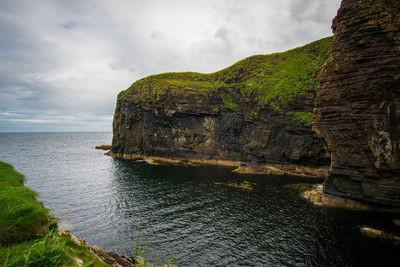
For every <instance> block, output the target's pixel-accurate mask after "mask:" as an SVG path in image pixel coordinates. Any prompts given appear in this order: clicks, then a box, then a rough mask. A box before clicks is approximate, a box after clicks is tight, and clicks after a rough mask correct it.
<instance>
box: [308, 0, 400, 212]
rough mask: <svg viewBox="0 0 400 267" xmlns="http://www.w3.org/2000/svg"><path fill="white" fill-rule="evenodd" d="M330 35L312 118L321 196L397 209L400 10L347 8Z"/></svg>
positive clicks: (364, 4) (363, 5) (347, 2)
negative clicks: (325, 165) (322, 164)
mask: <svg viewBox="0 0 400 267" xmlns="http://www.w3.org/2000/svg"><path fill="white" fill-rule="evenodd" d="M332 29H333V31H334V38H333V42H332V46H331V50H330V52H329V58H328V60H327V62H326V64H325V66H324V68H323V69H322V71H321V73H320V76H319V82H320V84H321V88H320V90H319V92H318V95H317V98H316V103H315V109H314V114H313V122H314V124H313V129H314V130H316V132H317V134H318V136H320V137H322V138H324V139H325V141H326V143H327V147H328V150H329V151H330V152H331V153H332V154H331V155H332V156H331V169H330V173H329V175H328V176H327V178H326V180H325V186H324V192H325V193H328V194H332V195H337V196H342V197H348V198H353V199H358V200H363V201H367V202H373V203H379V204H386V205H394V206H400V2H399V1H395V0H385V1H383V0H373V1H358V0H343V1H342V5H341V7H340V9H339V11H338V14H337V16H336V18H335V19H334V21H333V26H332Z"/></svg>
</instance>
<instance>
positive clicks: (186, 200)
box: [0, 133, 400, 266]
mask: <svg viewBox="0 0 400 267" xmlns="http://www.w3.org/2000/svg"><path fill="white" fill-rule="evenodd" d="M111 137H112V135H111V133H3V134H0V160H1V161H5V162H8V163H10V164H12V165H14V167H15V168H16V170H17V171H19V172H21V173H23V174H24V175H25V177H26V180H27V181H26V185H27V186H29V187H31V188H32V189H34V190H36V191H37V192H38V193H39V194H40V198H39V199H40V200H41V201H42V202H43V203H44V204H45V206H46V207H48V208H50V209H51V210H52V211H53V213H54V214H55V215H56V216H57V217H58V218H60V219H61V223H60V227H61V228H64V229H68V230H70V231H71V232H72V233H74V234H76V235H78V236H80V237H82V238H84V239H86V240H87V241H88V242H89V243H91V244H94V245H97V246H99V247H101V248H103V249H104V250H106V251H115V252H117V253H120V254H123V255H130V256H133V255H134V253H135V249H136V239H137V236H138V228H141V234H140V236H139V242H140V243H141V244H144V243H145V242H146V237H147V235H148V236H149V241H148V256H147V260H148V261H150V262H152V263H162V262H164V263H165V262H167V261H168V259H169V253H170V247H172V256H173V263H175V264H179V265H181V266H398V264H399V256H398V255H399V252H400V249H399V247H396V246H394V245H393V244H391V243H389V242H385V241H381V240H376V239H371V238H369V237H365V236H363V235H362V234H361V233H360V231H359V229H358V226H360V225H369V226H372V227H377V228H382V229H386V230H389V231H392V232H399V229H398V228H400V227H397V226H395V225H394V224H393V222H392V219H394V218H395V217H393V216H390V215H383V214H370V213H364V212H351V211H345V210H338V209H331V208H325V207H317V206H313V205H311V204H309V203H308V202H307V201H305V200H304V199H302V198H300V197H299V190H298V189H296V188H295V187H296V186H293V184H298V185H300V184H302V183H308V184H316V183H320V182H321V181H320V180H310V179H304V178H296V177H290V176H273V175H271V176H261V175H239V174H234V173H232V172H231V169H229V168H221V167H209V166H207V167H204V166H203V167H179V166H168V167H166V166H151V165H146V164H143V163H135V162H132V161H129V160H121V159H114V158H111V157H108V156H105V155H104V151H101V150H95V149H94V147H95V146H96V145H101V144H110V143H111ZM244 181H247V182H249V183H251V184H252V185H253V187H254V188H253V190H246V189H240V188H234V187H230V186H226V185H225V184H226V183H242V182H244ZM288 185H289V186H288Z"/></svg>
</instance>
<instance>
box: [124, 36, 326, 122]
mask: <svg viewBox="0 0 400 267" xmlns="http://www.w3.org/2000/svg"><path fill="white" fill-rule="evenodd" d="M331 41H332V37H327V38H323V39H321V40H318V41H315V42H312V43H310V44H307V45H305V46H303V47H299V48H295V49H292V50H289V51H286V52H282V53H275V54H270V55H256V56H251V57H248V58H245V59H243V60H241V61H239V62H237V63H235V64H233V65H232V66H230V67H228V68H225V69H223V70H221V71H218V72H215V73H210V74H202V73H195V72H181V73H162V74H158V75H152V76H149V77H146V78H143V79H140V80H138V81H136V82H135V83H133V84H132V85H131V86H130V87H129V88H128V89H127V90H125V91H122V92H121V93H120V94H119V96H118V99H119V101H121V100H123V101H135V102H137V103H141V104H154V103H155V102H157V98H158V97H159V96H160V95H165V94H166V93H167V92H174V93H175V94H184V95H185V94H197V95H200V96H204V95H212V94H215V93H216V92H217V91H218V90H219V89H221V88H233V89H234V90H235V92H238V93H239V96H240V99H234V98H233V96H232V95H229V94H226V93H220V97H221V99H222V101H223V107H222V110H232V111H239V110H241V108H240V102H241V101H245V102H246V101H249V100H250V99H254V100H255V101H256V103H257V104H259V105H269V106H270V107H273V108H274V109H275V110H277V111H283V109H282V106H285V105H286V104H287V103H289V102H291V101H292V100H293V99H294V97H296V96H299V95H305V94H307V93H308V92H313V93H314V92H315V91H317V90H318V88H319V84H318V82H317V81H316V78H317V75H318V73H319V72H320V70H321V68H322V66H323V65H324V63H325V61H326V59H327V54H328V50H329V48H330V44H331ZM215 110H219V108H218V107H217V108H215ZM294 118H299V119H300V120H302V121H303V119H304V118H305V117H303V116H300V117H299V116H297V115H294ZM305 121H306V122H307V123H308V122H309V119H308V118H307V119H306V120H305Z"/></svg>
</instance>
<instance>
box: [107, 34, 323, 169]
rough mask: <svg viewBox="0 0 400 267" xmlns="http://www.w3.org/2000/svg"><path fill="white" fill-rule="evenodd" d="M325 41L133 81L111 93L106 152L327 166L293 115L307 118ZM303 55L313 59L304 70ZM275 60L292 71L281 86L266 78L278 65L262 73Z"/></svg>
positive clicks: (318, 145)
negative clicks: (208, 69) (208, 70)
mask: <svg viewBox="0 0 400 267" xmlns="http://www.w3.org/2000/svg"><path fill="white" fill-rule="evenodd" d="M329 45H330V39H329V38H328V39H322V40H320V41H317V42H314V43H312V44H309V45H307V46H304V47H302V48H297V49H294V50H291V51H288V52H285V53H281V54H273V55H266V56H254V57H250V58H248V59H245V60H243V61H240V62H238V63H236V64H235V65H233V66H231V67H229V68H227V69H225V70H222V71H220V72H217V73H213V74H198V73H166V74H160V75H155V76H150V77H147V78H145V79H142V80H139V81H137V82H135V83H134V84H133V85H132V86H131V87H130V88H129V89H128V90H126V91H123V92H121V93H120V95H119V97H118V101H117V107H116V110H115V115H114V124H113V131H114V135H113V142H112V150H111V151H112V153H114V154H120V155H127V154H139V155H147V156H161V157H175V158H191V159H209V160H211V159H218V160H230V161H243V162H249V163H255V164H264V163H272V164H284V163H288V164H289V163H290V164H301V165H313V166H321V165H328V164H329V160H330V159H329V155H328V154H327V152H326V149H325V147H324V142H323V140H322V139H321V138H318V137H317V136H316V134H315V132H314V131H313V130H312V129H311V124H310V123H307V122H306V119H305V121H302V120H301V119H299V118H298V117H296V116H295V114H300V115H299V116H303V115H307V114H309V115H310V117H309V118H310V119H311V112H312V110H313V102H314V99H315V95H316V91H317V89H318V86H317V83H316V82H315V79H316V76H317V74H318V73H319V71H320V67H322V65H323V63H324V62H325V59H326V56H327V50H328V47H329ZM304 60H308V61H310V62H311V61H312V62H313V64H309V65H307V67H304V65H305V63H304V62H305V61H304ZM292 61H293V62H294V63H293V62H292ZM308 61H307V62H308ZM285 62H289V63H290V64H292V65H290V66H289V65H285V64H286V63H285ZM289 63H287V64H289ZM277 65H279V66H282V68H287V69H289V70H292V71H293V72H295V73H293V74H286V75H287V76H284V75H283V74H280V75H281V76H279V77H280V78H281V79H282V81H285V82H286V83H284V84H282V85H280V84H279V82H280V81H281V80H279V79H276V78H275V76H273V75H275V74H276V73H279V69H276V70H275V72H274V71H269V70H270V69H273V68H275V66H277ZM311 66H318V67H316V69H311ZM313 68H315V67H313ZM267 70H268V71H267ZM260 77H261V78H260ZM304 77H306V78H304ZM257 79H260V80H257ZM263 79H264V80H263ZM272 83H275V84H272ZM254 84H259V86H260V87H255V85H254ZM252 86H253V87H254V88H253V87H252ZM279 86H281V88H280V87H279ZM296 86H297V87H298V88H297V87H296ZM274 90H277V91H274ZM285 90H286V91H285ZM273 94H276V96H275V97H272V96H274V95H273ZM271 95H272V96H271ZM263 99H264V100H263ZM265 99H266V100H265Z"/></svg>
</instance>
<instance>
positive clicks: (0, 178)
mask: <svg viewBox="0 0 400 267" xmlns="http://www.w3.org/2000/svg"><path fill="white" fill-rule="evenodd" d="M23 182H24V177H23V175H21V174H20V173H18V172H16V171H15V170H14V168H13V167H12V166H11V165H9V164H6V163H3V162H0V244H2V245H7V244H12V243H15V242H21V241H24V240H28V239H31V238H33V237H35V236H36V235H37V234H38V232H40V228H43V227H44V228H46V225H49V223H50V213H49V211H48V210H47V209H46V208H45V207H44V206H43V205H42V204H41V203H40V202H38V201H37V200H36V196H37V194H36V193H35V192H34V191H33V190H31V189H29V188H27V187H24V186H23Z"/></svg>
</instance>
